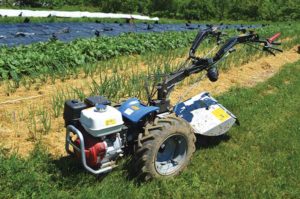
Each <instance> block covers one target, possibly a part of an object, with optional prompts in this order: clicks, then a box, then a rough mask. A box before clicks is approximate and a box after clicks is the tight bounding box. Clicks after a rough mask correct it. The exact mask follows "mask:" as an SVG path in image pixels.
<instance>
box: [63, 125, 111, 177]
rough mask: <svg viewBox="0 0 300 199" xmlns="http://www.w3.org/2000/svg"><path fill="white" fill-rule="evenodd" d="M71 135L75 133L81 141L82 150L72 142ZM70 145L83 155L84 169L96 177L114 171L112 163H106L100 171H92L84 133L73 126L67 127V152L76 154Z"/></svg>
mask: <svg viewBox="0 0 300 199" xmlns="http://www.w3.org/2000/svg"><path fill="white" fill-rule="evenodd" d="M71 133H75V134H76V135H77V136H78V138H79V140H80V148H78V147H77V146H76V145H75V144H74V142H73V141H72V139H71ZM70 145H71V146H72V147H73V149H74V150H77V151H78V152H80V154H81V162H82V164H83V166H84V168H85V169H86V170H87V171H89V172H91V173H93V174H95V175H98V174H102V173H107V172H109V171H111V170H112V169H113V166H112V163H111V162H108V163H105V164H103V165H102V167H101V168H100V169H98V170H94V169H92V168H91V167H89V166H88V165H87V163H86V156H85V146H84V138H83V135H82V133H81V132H80V131H79V130H78V129H77V128H76V127H75V126H73V125H68V126H67V132H66V146H65V147H66V151H67V152H68V154H71V155H72V154H74V152H72V151H71V150H70Z"/></svg>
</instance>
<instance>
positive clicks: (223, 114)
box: [212, 108, 230, 122]
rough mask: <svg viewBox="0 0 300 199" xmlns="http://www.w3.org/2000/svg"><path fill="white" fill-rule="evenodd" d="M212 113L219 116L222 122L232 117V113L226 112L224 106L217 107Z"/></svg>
mask: <svg viewBox="0 0 300 199" xmlns="http://www.w3.org/2000/svg"><path fill="white" fill-rule="evenodd" d="M212 114H213V115H214V116H215V117H216V118H218V119H219V120H220V121H221V122H224V121H226V120H228V119H229V118H230V115H229V114H228V113H226V112H225V111H224V110H223V109H222V108H217V109H215V110H213V111H212Z"/></svg>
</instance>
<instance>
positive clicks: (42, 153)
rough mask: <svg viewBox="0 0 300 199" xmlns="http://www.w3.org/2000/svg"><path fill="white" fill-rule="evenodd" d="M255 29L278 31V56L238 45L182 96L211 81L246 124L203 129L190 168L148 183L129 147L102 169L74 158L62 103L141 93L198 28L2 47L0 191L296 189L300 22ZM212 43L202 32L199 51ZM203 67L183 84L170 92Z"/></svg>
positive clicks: (176, 193)
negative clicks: (131, 172)
mask: <svg viewBox="0 0 300 199" xmlns="http://www.w3.org/2000/svg"><path fill="white" fill-rule="evenodd" d="M256 31H257V32H258V33H260V34H261V35H262V36H265V37H268V36H271V35H272V34H274V33H276V32H282V37H281V42H282V43H283V45H282V48H283V50H284V53H282V54H278V55H277V57H273V56H269V55H266V54H265V53H264V52H260V51H257V50H255V49H252V48H249V47H244V48H242V47H237V48H238V49H237V52H236V53H234V54H233V55H231V56H230V57H229V58H228V59H227V60H226V61H224V62H222V64H220V65H219V67H220V68H221V70H222V71H221V77H220V78H221V79H220V80H219V82H217V83H216V84H213V83H209V82H208V81H203V82H202V83H200V85H199V86H198V87H197V88H195V89H194V91H192V92H190V93H188V94H187V95H186V96H185V97H186V98H188V97H191V96H193V95H194V94H197V93H199V92H201V91H204V90H208V91H212V93H213V94H214V95H217V96H218V97H217V98H218V99H219V100H220V102H221V103H222V104H224V106H225V107H227V108H228V109H229V110H231V111H232V112H233V113H235V114H236V115H237V116H238V117H239V119H240V122H241V126H240V127H235V128H233V129H232V130H231V131H230V132H229V133H228V135H226V136H222V137H219V138H214V139H213V138H211V139H209V138H205V137H198V142H197V148H198V150H197V151H196V153H195V155H194V156H193V160H192V162H191V164H190V166H189V167H188V169H187V170H186V171H185V172H183V173H182V174H181V175H180V176H179V177H176V178H174V179H169V180H155V181H152V182H150V183H146V184H138V183H136V182H135V180H134V179H132V178H131V176H128V171H127V170H128V166H129V165H128V162H129V159H130V157H127V159H125V160H123V161H122V163H121V165H120V166H119V168H118V169H116V170H114V171H113V172H111V173H109V174H108V175H106V176H101V177H98V178H97V177H94V176H91V175H90V174H87V173H85V172H84V170H83V169H82V168H81V167H80V166H76V165H77V164H76V163H75V162H74V161H73V160H72V159H70V158H69V157H67V156H66V153H65V152H64V141H65V132H64V131H65V130H64V122H63V118H62V111H63V104H64V101H65V100H66V99H70V98H79V99H84V98H85V97H86V96H90V95H105V96H107V97H108V98H109V99H111V100H113V101H114V102H118V101H120V100H122V99H123V98H128V97H133V96H136V97H138V98H140V99H142V100H145V99H146V93H145V91H144V81H145V80H148V81H150V83H153V82H154V80H157V78H149V76H151V75H153V74H154V76H160V75H161V74H164V73H168V72H170V71H173V70H175V69H177V68H178V67H180V66H182V64H183V62H184V61H185V59H186V56H187V52H188V49H189V47H190V44H191V42H192V40H193V39H194V37H195V35H196V34H197V32H196V31H189V32H171V33H169V32H168V33H149V34H139V35H136V34H129V35H122V36H119V37H114V38H109V37H100V38H92V39H80V40H76V41H73V42H70V43H62V42H59V41H52V42H48V43H37V44H32V45H29V46H18V47H13V48H8V47H4V48H1V49H0V54H1V57H0V80H1V81H0V91H1V95H0V112H1V113H0V127H1V130H0V139H1V141H0V149H1V150H0V187H1V189H2V191H1V193H0V198H13V197H23V198H27V197H38V198H40V197H42V198H43V197H50V198H65V197H80V198H87V197H90V198H96V197H100V198H107V197H109V198H111V197H113V198H121V197H122V198H123V197H125V198H145V197H147V198H148V197H155V198H161V197H167V198H192V197H194V198H198V197H207V198H215V197H243V196H246V195H247V196H250V197H253V198H255V197H270V198H273V197H285V198H294V197H297V196H298V195H299V194H300V193H299V189H298V187H299V186H300V182H299V176H300V173H299V169H298V163H299V161H300V154H299V150H298V149H299V147H300V146H299V142H298V140H299V133H298V132H299V131H300V126H299V121H298V119H297V118H299V116H300V115H299V110H300V107H299V105H298V103H296V102H297V99H299V97H300V88H299V87H300V84H299V83H300V82H299V69H300V67H299V65H300V62H299V59H300V55H299V53H297V50H298V49H297V45H299V43H300V37H299V31H300V24H299V23H297V22H291V23H271V24H270V25H269V26H267V27H262V28H259V29H257V30H256ZM228 34H229V36H230V35H236V34H238V32H236V31H235V30H229V31H228ZM214 44H215V41H214V40H209V41H207V42H205V43H204V45H203V46H201V50H199V55H204V54H206V53H207V52H208V51H209V50H210V48H212V47H213V46H214ZM287 63H289V64H287ZM273 75H275V76H274V77H272V76H273ZM201 76H202V74H199V75H195V76H192V77H190V78H188V79H187V80H185V81H184V82H182V83H181V84H180V85H178V87H177V88H176V91H175V92H174V94H173V95H172V102H173V103H176V102H177V101H178V99H179V98H180V97H181V95H182V94H183V93H185V92H186V90H187V89H188V88H190V86H191V85H193V84H194V83H195V82H197V81H198V80H199V78H200V77H201ZM270 77H272V78H271V79H269V78H270ZM158 79H159V78H158ZM268 79H269V80H268ZM265 80H266V82H263V81H265ZM246 87H251V88H246ZM237 185H238V186H237ZM82 190H84V191H82Z"/></svg>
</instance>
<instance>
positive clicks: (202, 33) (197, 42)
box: [190, 30, 208, 54]
mask: <svg viewBox="0 0 300 199" xmlns="http://www.w3.org/2000/svg"><path fill="white" fill-rule="evenodd" d="M207 34H208V32H207V30H206V31H205V30H204V31H200V32H199V33H198V34H197V36H196V38H195V40H194V42H193V44H192V47H191V49H190V52H191V53H192V54H194V53H195V52H196V50H197V48H198V47H199V45H200V43H201V42H202V41H203V40H204V38H205V36H206V35H207Z"/></svg>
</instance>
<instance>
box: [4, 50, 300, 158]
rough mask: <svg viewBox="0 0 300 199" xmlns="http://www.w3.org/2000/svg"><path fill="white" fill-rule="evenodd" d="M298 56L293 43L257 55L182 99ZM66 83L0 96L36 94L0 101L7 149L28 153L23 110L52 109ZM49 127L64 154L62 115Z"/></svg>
mask: <svg viewBox="0 0 300 199" xmlns="http://www.w3.org/2000/svg"><path fill="white" fill-rule="evenodd" d="M298 60H300V55H299V54H298V53H297V52H296V47H295V48H293V49H291V50H289V51H286V52H284V53H281V54H278V55H277V56H276V57H274V56H268V57H263V58H261V59H258V60H256V61H254V62H251V63H249V64H246V65H243V66H240V67H235V68H231V69H229V70H228V71H226V72H221V73H220V78H219V81H218V82H216V83H211V82H209V81H208V80H207V79H206V80H204V81H202V82H201V83H200V84H199V85H197V86H196V87H193V89H192V90H191V91H190V92H189V93H188V94H187V95H186V96H184V99H187V98H189V97H192V96H194V95H196V94H198V93H199V92H202V91H209V92H211V93H212V94H213V95H219V94H221V93H224V92H226V91H227V90H229V89H230V88H231V87H233V86H242V87H249V86H254V85H256V84H257V83H258V82H262V81H265V80H266V79H268V78H270V77H271V76H273V75H274V74H275V73H276V72H278V71H279V70H280V68H281V67H282V66H283V65H285V64H287V63H292V62H296V61H298ZM90 81H91V80H90V79H80V81H78V79H77V80H68V81H67V83H68V84H71V85H76V86H84V85H86V84H88V82H90ZM65 85H66V82H65V83H64V82H61V83H60V82H58V83H57V84H56V85H46V86H43V87H42V88H41V89H40V90H39V91H35V90H33V91H26V90H20V91H18V92H16V93H15V94H13V95H12V96H3V95H2V96H1V97H0V99H1V101H0V102H3V101H6V100H11V99H16V98H19V97H20V98H22V97H28V96H37V95H40V97H37V98H34V99H33V100H24V101H17V102H14V103H8V104H0V140H1V141H0V146H2V147H3V148H4V149H7V150H8V151H15V152H17V153H18V154H21V155H22V156H27V155H28V154H29V152H30V151H31V150H32V149H33V146H34V142H33V141H32V139H30V137H31V136H32V135H30V133H29V131H28V122H27V119H26V118H23V117H24V115H25V113H28V111H30V110H31V107H32V106H39V105H42V106H43V107H45V108H46V109H48V110H49V111H50V109H51V103H50V102H51V97H52V96H51V94H54V93H55V92H57V90H58V89H59V88H62V87H63V86H65ZM189 88H190V86H184V87H181V88H177V89H176V90H175V91H174V92H173V93H172V96H171V100H172V102H173V103H175V102H176V101H177V100H178V98H179V97H180V96H181V95H182V94H183V93H185V91H186V90H187V89H189ZM51 126H52V127H51V131H50V133H49V134H47V135H42V136H41V141H42V142H43V143H45V146H46V147H47V148H48V151H49V152H50V153H51V154H53V155H55V156H57V157H59V156H61V155H65V152H64V142H65V141H64V139H65V129H64V123H63V119H62V118H58V119H52V125H51Z"/></svg>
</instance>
